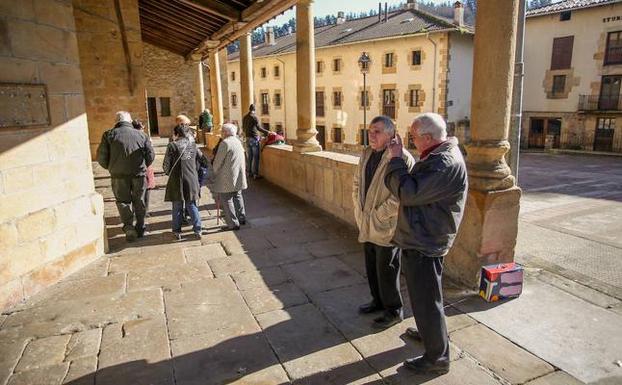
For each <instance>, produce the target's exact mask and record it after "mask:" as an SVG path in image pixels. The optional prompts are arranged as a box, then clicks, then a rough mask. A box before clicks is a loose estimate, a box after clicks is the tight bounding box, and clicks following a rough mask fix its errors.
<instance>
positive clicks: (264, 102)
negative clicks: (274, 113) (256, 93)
mask: <svg viewBox="0 0 622 385" xmlns="http://www.w3.org/2000/svg"><path fill="white" fill-rule="evenodd" d="M269 111H270V108H269V104H268V93H267V92H264V93H262V94H261V114H262V115H268V113H269Z"/></svg>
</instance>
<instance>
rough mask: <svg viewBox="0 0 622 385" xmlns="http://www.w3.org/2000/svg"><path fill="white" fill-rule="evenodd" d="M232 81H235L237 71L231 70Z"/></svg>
mask: <svg viewBox="0 0 622 385" xmlns="http://www.w3.org/2000/svg"><path fill="white" fill-rule="evenodd" d="M231 81H232V82H234V81H235V71H231Z"/></svg>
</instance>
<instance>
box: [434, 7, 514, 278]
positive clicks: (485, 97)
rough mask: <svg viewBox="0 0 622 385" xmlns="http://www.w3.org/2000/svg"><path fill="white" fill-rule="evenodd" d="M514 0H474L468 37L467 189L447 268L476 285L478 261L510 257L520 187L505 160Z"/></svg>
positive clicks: (449, 271)
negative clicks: (472, 27)
mask: <svg viewBox="0 0 622 385" xmlns="http://www.w3.org/2000/svg"><path fill="white" fill-rule="evenodd" d="M518 3H519V0H504V1H498V0H480V1H478V3H477V21H476V26H475V29H476V30H477V33H476V34H475V41H474V53H475V55H474V62H473V90H472V94H471V143H470V144H468V145H466V151H467V169H468V174H469V193H468V198H467V202H466V209H465V214H464V218H463V220H462V224H461V226H460V230H459V232H458V237H457V239H456V243H455V244H454V247H453V248H452V250H451V251H450V253H449V255H448V256H447V258H446V269H447V273H448V274H449V275H450V276H451V277H452V278H454V279H457V280H459V281H461V282H463V283H465V284H467V285H469V286H472V287H473V286H476V285H477V284H478V273H479V271H480V269H481V266H482V265H487V264H493V263H504V262H511V261H513V260H514V247H515V245H516V236H517V233H518V211H519V203H520V196H521V190H520V189H519V188H518V187H516V184H515V182H514V177H513V176H512V175H511V172H510V168H509V167H508V165H507V163H506V161H505V153H506V152H507V151H508V150H509V148H510V144H509V143H508V130H509V122H510V115H511V100H512V83H513V76H514V57H515V45H516V25H517V18H518Z"/></svg>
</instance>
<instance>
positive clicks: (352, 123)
mask: <svg viewBox="0 0 622 385" xmlns="http://www.w3.org/2000/svg"><path fill="white" fill-rule="evenodd" d="M382 17H383V16H381V17H380V18H379V17H378V16H373V17H369V18H363V19H356V20H351V21H343V22H342V23H338V24H336V25H331V26H326V27H321V28H318V29H316V32H315V39H316V51H315V56H316V57H315V60H316V68H315V77H316V88H315V91H316V100H315V102H316V127H315V128H316V130H317V131H318V141H319V142H320V145H321V146H322V148H324V149H326V150H330V151H338V152H347V153H358V152H360V149H361V145H362V144H363V135H364V133H365V131H364V130H363V129H364V128H365V125H364V114H363V112H364V111H363V99H362V95H363V75H362V74H361V70H360V68H359V64H358V60H359V57H360V56H361V54H362V52H367V54H368V55H369V57H370V58H371V60H372V62H371V64H370V67H369V73H368V74H367V75H366V81H365V83H366V89H367V95H368V96H367V98H368V104H367V111H366V119H367V124H369V121H370V120H371V119H372V118H373V117H374V116H377V115H380V114H386V115H389V116H391V117H392V118H393V119H394V121H395V123H396V126H397V128H398V131H399V132H400V134H401V135H402V136H403V137H404V138H406V137H407V131H408V127H409V125H410V123H411V122H412V120H413V118H414V117H415V116H416V115H417V114H419V113H421V112H427V111H434V112H438V113H439V114H441V115H444V116H445V117H446V118H447V119H448V121H449V122H450V124H451V125H455V124H456V123H457V122H458V121H460V120H464V119H467V120H468V118H469V116H470V90H471V72H472V68H473V66H472V63H473V59H472V58H473V34H472V33H471V32H469V31H470V30H469V29H467V27H466V26H462V27H460V26H459V25H456V24H454V21H451V20H445V19H440V18H438V17H436V16H433V15H429V14H426V13H424V12H421V11H418V10H415V9H408V8H406V9H403V10H399V11H397V12H393V13H390V14H388V15H387V19H386V21H385V20H384V19H383V18H382ZM418 25H422V26H423V25H427V26H428V27H427V29H425V31H421V32H413V33H411V34H397V33H393V32H392V31H396V30H398V31H401V29H400V28H413V30H416V28H417V26H418ZM374 29H378V30H379V31H378V32H377V33H374V32H370V30H371V31H373V30H374ZM270 34H271V31H270V30H269V31H268V33H267V36H268V37H267V41H266V42H265V43H264V44H262V45H260V46H258V47H254V49H253V56H254V58H253V81H254V102H255V107H256V108H257V115H258V117H259V118H260V120H261V122H262V123H263V125H264V126H266V127H268V128H269V129H271V130H272V131H276V130H278V129H280V128H282V129H283V130H284V132H285V134H286V138H288V139H289V138H295V137H296V129H297V118H296V113H297V109H296V88H295V87H292V85H293V84H296V75H297V71H296V54H295V52H294V51H293V49H294V48H295V46H292V43H293V42H294V41H295V36H294V35H288V36H284V37H280V38H278V39H274V40H271V39H272V36H271V35H270ZM344 36H345V37H344ZM227 72H228V76H227V79H228V92H229V95H228V97H227V99H226V100H225V104H228V105H229V109H230V119H231V120H232V121H234V122H241V119H242V116H243V115H244V114H245V113H246V112H247V109H248V106H242V105H241V98H240V81H241V79H240V64H239V59H238V54H237V53H235V54H233V55H230V57H229V61H228V67H227ZM411 147H412V146H411Z"/></svg>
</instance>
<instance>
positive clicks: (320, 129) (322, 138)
mask: <svg viewBox="0 0 622 385" xmlns="http://www.w3.org/2000/svg"><path fill="white" fill-rule="evenodd" d="M315 128H316V130H317V141H318V142H319V143H320V146H322V149H323V150H325V149H326V126H316V127H315Z"/></svg>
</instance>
